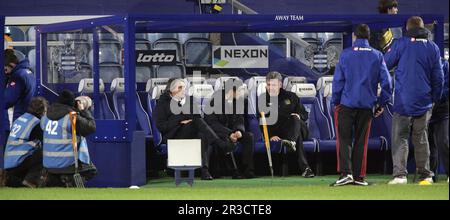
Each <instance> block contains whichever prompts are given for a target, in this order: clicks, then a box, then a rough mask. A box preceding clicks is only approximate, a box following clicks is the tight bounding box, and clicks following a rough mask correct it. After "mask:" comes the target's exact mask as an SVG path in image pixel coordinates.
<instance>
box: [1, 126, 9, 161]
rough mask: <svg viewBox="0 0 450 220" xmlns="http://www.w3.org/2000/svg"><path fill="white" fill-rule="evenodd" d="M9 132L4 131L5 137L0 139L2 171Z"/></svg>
mask: <svg viewBox="0 0 450 220" xmlns="http://www.w3.org/2000/svg"><path fill="white" fill-rule="evenodd" d="M8 136H9V131H3V137H2V138H0V169H3V165H4V158H5V156H4V155H5V148H6V143H7V141H8Z"/></svg>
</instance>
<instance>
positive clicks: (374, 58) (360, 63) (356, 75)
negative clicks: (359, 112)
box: [331, 39, 392, 109]
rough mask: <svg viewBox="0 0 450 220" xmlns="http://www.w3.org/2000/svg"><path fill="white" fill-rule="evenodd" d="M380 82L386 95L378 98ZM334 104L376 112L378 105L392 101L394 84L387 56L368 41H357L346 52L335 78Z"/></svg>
mask: <svg viewBox="0 0 450 220" xmlns="http://www.w3.org/2000/svg"><path fill="white" fill-rule="evenodd" d="M378 83H380V84H381V88H382V92H381V96H380V98H377V90H378ZM332 92H333V95H332V98H331V102H332V103H333V104H334V105H339V104H342V105H344V106H347V107H350V108H360V109H372V108H373V107H375V105H376V104H377V103H378V104H380V105H382V106H384V105H386V103H388V102H390V99H391V96H392V83H391V76H390V75H389V71H388V70H387V68H386V64H385V63H384V59H383V54H382V53H381V52H380V51H378V50H375V49H374V48H372V47H370V46H369V42H368V40H365V39H357V40H356V41H355V43H354V45H353V47H351V48H347V49H345V50H344V51H343V52H342V54H341V57H340V58H339V63H338V64H337V65H336V70H335V73H334V77H333V88H332Z"/></svg>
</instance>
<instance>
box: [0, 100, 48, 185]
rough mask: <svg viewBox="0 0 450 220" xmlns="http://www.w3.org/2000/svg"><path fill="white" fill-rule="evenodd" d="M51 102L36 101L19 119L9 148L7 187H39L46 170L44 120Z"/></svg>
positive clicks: (10, 135) (6, 167)
mask: <svg viewBox="0 0 450 220" xmlns="http://www.w3.org/2000/svg"><path fill="white" fill-rule="evenodd" d="M47 103H48V102H47V100H45V98H42V97H36V98H33V99H32V100H31V102H30V105H29V106H28V110H27V112H26V113H25V114H23V115H21V116H20V117H19V118H17V119H16V120H15V121H14V123H13V125H12V127H11V132H10V134H9V138H8V142H7V144H6V148H5V156H4V167H5V169H6V172H7V174H6V185H7V186H10V187H21V186H27V187H32V188H34V187H36V186H37V185H38V181H39V177H40V174H41V170H42V129H41V127H40V126H39V124H40V121H41V117H42V116H43V115H44V114H45V112H46V111H47V105H48V104H47Z"/></svg>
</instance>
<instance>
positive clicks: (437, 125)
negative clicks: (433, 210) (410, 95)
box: [428, 59, 449, 182]
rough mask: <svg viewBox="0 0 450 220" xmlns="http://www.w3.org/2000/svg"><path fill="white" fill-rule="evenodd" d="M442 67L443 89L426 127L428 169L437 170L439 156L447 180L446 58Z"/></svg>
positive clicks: (447, 107)
mask: <svg viewBox="0 0 450 220" xmlns="http://www.w3.org/2000/svg"><path fill="white" fill-rule="evenodd" d="M442 69H443V70H444V82H445V83H444V90H443V93H442V98H441V100H440V101H439V102H437V103H436V104H435V105H434V107H433V114H432V116H431V119H430V125H429V126H430V127H429V128H428V132H429V133H428V140H429V141H430V169H431V171H433V172H437V171H438V168H439V158H441V161H442V162H443V163H444V168H445V172H446V174H447V182H448V160H449V158H448V147H449V146H448V117H449V105H448V104H449V103H448V60H445V59H442Z"/></svg>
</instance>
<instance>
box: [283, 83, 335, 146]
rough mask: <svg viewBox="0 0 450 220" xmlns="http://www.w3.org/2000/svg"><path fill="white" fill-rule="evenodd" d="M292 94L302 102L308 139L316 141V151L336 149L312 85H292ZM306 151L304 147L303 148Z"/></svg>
mask: <svg viewBox="0 0 450 220" xmlns="http://www.w3.org/2000/svg"><path fill="white" fill-rule="evenodd" d="M291 91H292V92H294V93H295V94H296V95H297V96H298V97H299V98H300V101H301V102H302V104H303V106H304V107H305V109H306V111H307V112H308V120H307V121H306V124H307V125H308V130H309V138H310V139H313V140H318V142H319V144H318V148H317V151H318V152H320V151H322V150H323V149H324V148H325V149H328V148H334V149H335V148H336V141H335V140H332V139H331V138H332V137H331V133H330V127H329V126H330V125H329V122H328V119H327V117H326V116H325V114H324V113H323V112H322V110H321V108H320V105H319V99H318V98H317V97H316V88H315V86H314V84H307V83H302V84H295V85H293V87H292V89H291ZM305 150H306V147H305Z"/></svg>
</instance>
